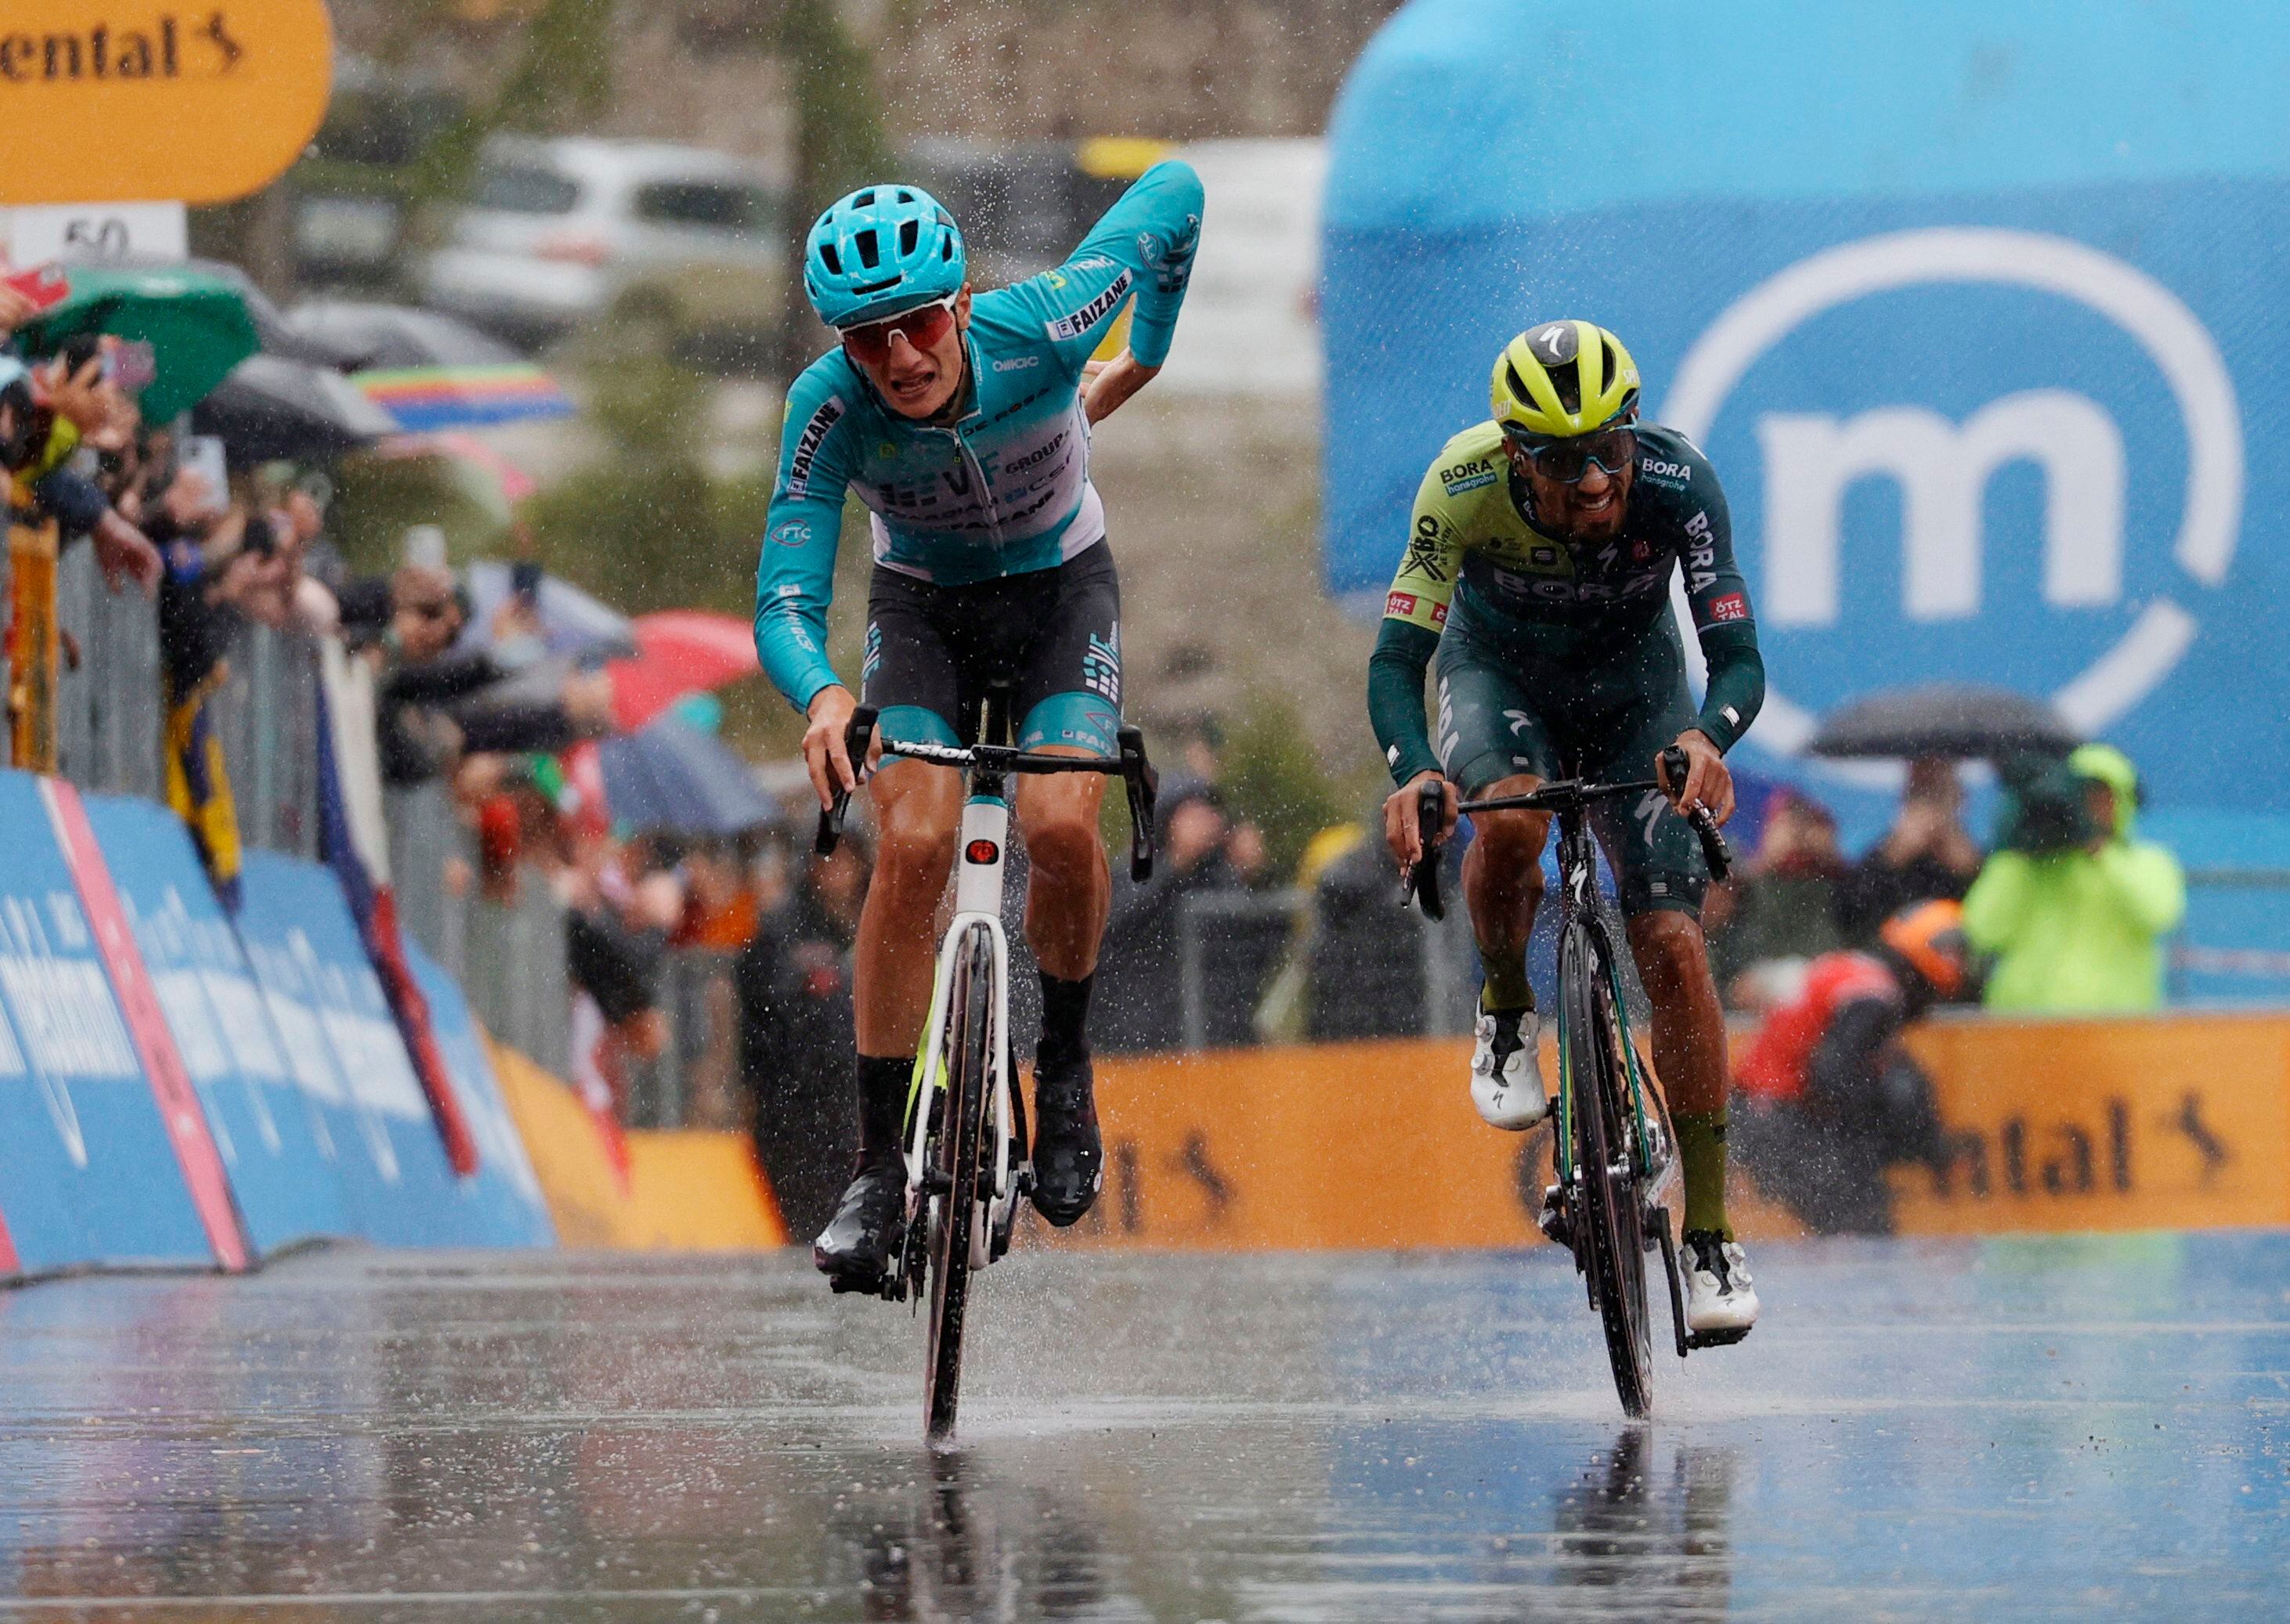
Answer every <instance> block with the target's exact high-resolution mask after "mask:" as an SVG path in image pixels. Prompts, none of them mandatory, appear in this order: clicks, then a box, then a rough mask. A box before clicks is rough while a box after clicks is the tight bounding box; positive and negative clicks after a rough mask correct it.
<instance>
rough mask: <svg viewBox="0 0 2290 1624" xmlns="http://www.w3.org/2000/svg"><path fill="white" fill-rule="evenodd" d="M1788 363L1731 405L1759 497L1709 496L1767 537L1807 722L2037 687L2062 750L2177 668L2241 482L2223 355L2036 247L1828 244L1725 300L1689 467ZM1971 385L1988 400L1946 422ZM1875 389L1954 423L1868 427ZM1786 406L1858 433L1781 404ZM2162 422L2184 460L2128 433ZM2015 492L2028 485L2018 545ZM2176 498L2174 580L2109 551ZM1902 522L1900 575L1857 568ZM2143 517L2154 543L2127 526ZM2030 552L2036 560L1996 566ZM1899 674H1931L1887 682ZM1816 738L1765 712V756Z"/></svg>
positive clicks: (1907, 416) (2172, 307) (1692, 370)
mask: <svg viewBox="0 0 2290 1624" xmlns="http://www.w3.org/2000/svg"><path fill="white" fill-rule="evenodd" d="M2031 294H2032V295H2034V297H2030V295H2031ZM1847 307H1852V308H1851V310H1850V313H1849V314H1846V308H1847ZM1832 312H1837V313H1838V314H1836V315H1833V316H1832V315H1831V314H1830V313H1832ZM2094 314H2095V315H2096V316H2098V317H2100V318H2101V322H2100V323H2098V324H2094V322H2093V321H2092V319H2091V317H2092V316H2094ZM1823 317H1826V318H1827V319H1816V318H1823ZM2126 340H2127V342H2126ZM1784 346H1786V347H1787V350H1788V360H1789V363H1790V364H1789V365H1788V366H1786V367H1785V368H1784V367H1781V366H1775V367H1770V368H1766V369H1764V370H1763V371H1761V372H1759V373H1758V376H1757V378H1756V379H1755V380H1754V382H1753V386H1752V388H1750V389H1748V390H1743V391H1742V392H1743V393H1745V394H1748V395H1750V396H1752V397H1753V398H1754V399H1755V400H1756V401H1757V403H1758V409H1757V411H1756V414H1755V416H1754V419H1753V422H1754V433H1755V436H1756V443H1757V446H1758V452H1760V453H1761V455H1762V462H1763V480H1762V484H1756V483H1754V482H1752V481H1750V480H1749V479H1747V478H1746V477H1745V476H1744V474H1742V473H1736V474H1734V475H1732V476H1730V477H1729V481H1728V483H1729V484H1731V485H1732V486H1733V488H1734V491H1733V493H1734V498H1735V504H1734V511H1735V515H1736V520H1737V523H1739V522H1740V521H1741V520H1742V518H1743V517H1745V516H1747V515H1748V514H1749V513H1750V512H1751V511H1756V510H1758V509H1759V508H1761V510H1762V511H1761V518H1762V526H1761V529H1762V534H1761V536H1753V534H1752V532H1751V531H1750V527H1749V526H1747V525H1743V527H1742V530H1740V531H1738V532H1737V541H1739V542H1742V543H1743V544H1744V546H1743V548H1742V550H1743V551H1744V553H1745V555H1746V557H1745V562H1753V563H1754V564H1755V566H1756V567H1755V569H1754V571H1753V576H1754V578H1753V581H1752V585H1753V587H1754V588H1755V590H1756V594H1757V602H1758V613H1759V616H1760V620H1761V621H1762V623H1763V624H1764V625H1765V626H1766V627H1767V628H1769V629H1771V630H1773V631H1774V632H1775V633H1777V634H1779V636H1780V638H1781V639H1782V641H1784V643H1787V642H1788V640H1790V638H1791V636H1792V635H1793V634H1795V635H1797V636H1801V637H1802V639H1803V640H1802V641H1799V642H1797V643H1796V644H1794V646H1790V647H1789V649H1788V652H1787V653H1786V655H1785V663H1784V665H1783V667H1782V668H1785V669H1789V670H1792V671H1797V672H1801V673H1810V674H1811V675H1810V676H1800V677H1798V681H1799V682H1800V683H1802V684H1808V685H1810V686H1812V687H1813V688H1814V689H1815V690H1816V691H1818V690H1819V689H1821V688H1822V687H1823V686H1826V687H1829V688H1830V689H1833V690H1835V692H1829V693H1819V692H1816V698H1817V699H1818V700H1834V699H1836V698H1838V697H1841V696H1842V695H1843V694H1844V693H1846V692H1856V691H1860V690H1862V689H1865V688H1867V687H1869V686H1872V685H1877V684H1878V683H1879V682H1881V681H1883V680H1885V679H1886V676H1892V677H1893V678H1894V679H1895V680H1912V679H1915V678H1919V677H1930V676H1939V675H1941V674H1942V673H1943V672H1946V673H1947V674H1949V675H1951V676H1959V677H1962V676H1971V677H1974V678H1978V677H1980V676H1984V675H1988V674H1989V673H1990V672H1992V673H1993V677H1994V678H2000V679H2002V680H2004V681H2006V682H2007V683H2008V684H2010V685H2013V686H2016V687H2027V686H2030V685H2048V686H2051V687H2052V689H2053V692H2052V697H2053V699H2054V701H2055V702H2056V703H2057V704H2058V705H2059V707H2060V708H2061V710H2062V712H2063V713H2064V715H2065V716H2066V717H2067V719H2068V721H2069V722H2070V724H2073V725H2075V726H2077V727H2078V728H2080V729H2083V730H2086V731H2088V732H2097V731H2099V730H2102V729H2103V728H2105V727H2106V726H2107V725H2108V724H2110V723H2111V722H2113V721H2115V720H2116V719H2117V718H2118V717H2120V716H2123V715H2125V714H2126V712H2128V711H2129V710H2130V709H2131V708H2133V707H2134V706H2135V705H2137V704H2138V703H2139V702H2140V700H2142V699H2144V698H2145V697H2146V696H2147V695H2148V694H2149V693H2150V692H2152V691H2153V690H2154V689H2155V687H2156V685H2157V684H2159V683H2160V682H2161V681H2162V680H2163V679H2164V678H2165V677H2166V676H2168V675H2169V673H2170V672H2171V670H2172V668H2174V666H2176V665H2177V664H2178V662H2179V660H2181V658H2182V656H2183V655H2184V654H2185V653H2186V652H2187V650H2188V647H2189V645H2190V644H2191V643H2192V642H2193V640H2194V636H2195V632H2196V620H2195V616H2194V615H2193V613H2192V612H2190V611H2189V610H2188V609H2187V608H2186V607H2185V606H2184V605H2183V604H2182V602H2181V601H2180V600H2181V599H2182V598H2183V597H2186V596H2190V592H2197V591H2201V590H2204V589H2207V588H2217V587H2219V586H2221V585H2222V584H2223V582H2224V581H2225V580H2226V575H2227V571H2228V567H2229V565H2230V563H2231V561H2232V558H2233V555H2234V549H2235V544H2236V540H2237V538H2238V532H2239V530H2240V526H2241V521H2242V507H2243V490H2244V454H2243V429H2242V418H2241V412H2240V408H2239V406H2238V402H2237V399H2236V395H2235V389H2234V385H2233V382H2232V380H2231V379H2230V377H2229V375H2228V372H2227V370H2226V364H2225V362H2224V360H2223V358H2222V356H2221V355H2220V353H2219V348H2218V346H2217V344H2216V343H2215V342H2214V340H2213V339H2212V337H2211V335H2210V333H2209V332H2207V331H2206V329H2205V328H2204V326H2203V325H2202V324H2201V322H2199V321H2198V319H2197V318H2196V316H2194V314H2193V312H2191V311H2190V310H2189V309H2188V308H2187V307H2186V305H2185V304H2184V303H2182V301H2181V300H2179V298H2178V297H2177V296H2176V295H2174V293H2173V292H2171V291H2170V290H2169V289H2167V288H2166V287H2165V286H2164V285H2163V284H2161V283H2159V282H2158V281H2157V280H2155V279H2154V277H2152V276H2149V275H2148V274H2147V273H2146V272H2144V271H2142V270H2140V269H2138V268H2134V267H2133V266H2131V265H2128V264H2126V263H2125V262H2124V261H2122V260H2118V259H2116V258H2114V257H2112V256H2110V255H2109V254H2106V253H2102V252H2100V251H2098V250H2097V249H2094V248H2092V247H2090V246H2088V245H2086V244H2082V243H2078V242H2074V241H2071V240H2070V239H2068V238H2065V237H2061V236H2048V235H2044V234H2039V233H2035V232H2027V231H2011V230H1998V229H1988V228H1953V227H1951V228H1930V229H1922V230H1913V231H1902V232H1896V233H1893V234H1890V235H1887V236H1876V237H1870V238H1867V239H1865V240H1862V241H1860V242H1854V243H1847V244H1842V245H1840V246H1838V247H1834V248H1830V249H1827V250H1825V251H1823V252H1820V253H1816V254H1814V255H1813V256H1811V257H1810V258H1808V259H1806V260H1800V261H1798V263H1797V264H1795V265H1792V266H1790V267H1789V268H1787V269H1785V270H1783V271H1782V272H1781V273H1780V274H1778V275H1777V276H1773V277H1772V278H1770V279H1769V280H1767V281H1766V282H1765V283H1763V284H1760V285H1758V286H1757V287H1754V288H1752V289H1751V290H1750V292H1747V293H1746V294H1744V295H1743V296H1742V298H1740V299H1739V300H1735V302H1734V304H1733V305H1732V307H1731V308H1728V309H1727V310H1726V311H1725V313H1724V314H1723V315H1721V316H1719V317H1718V320H1717V321H1716V322H1715V323H1713V324H1711V325H1710V326H1709V329H1708V330H1707V331H1705V332H1703V333H1702V334H1701V337H1700V338H1699V339H1698V340H1696V341H1695V342H1694V344H1693V348H1691V349H1690V350H1689V351H1688V352H1687V354H1686V356H1685V360H1684V362H1683V363H1682V364H1680V365H1679V367H1678V371H1677V380H1676V382H1675V384H1674V386H1673V388H1671V391H1670V395H1669V399H1668V400H1667V401H1665V402H1664V403H1663V406H1662V410H1661V413H1660V417H1661V421H1663V422H1665V423H1667V424H1669V426H1671V427H1673V428H1677V429H1678V430H1680V431H1682V432H1683V433H1685V435H1687V436H1691V437H1692V438H1693V439H1696V440H1704V441H1706V440H1708V439H1709V438H1710V437H1711V436H1714V435H1718V434H1720V433H1726V434H1728V435H1729V437H1730V439H1731V442H1732V444H1731V446H1730V447H1729V448H1726V449H1721V452H1720V455H1721V457H1724V456H1728V455H1730V456H1731V457H1732V458H1733V459H1734V460H1732V461H1730V462H1728V463H1726V466H1727V467H1729V468H1742V466H1743V463H1742V452H1741V444H1740V428H1741V423H1740V419H1739V418H1738V417H1735V418H1734V419H1733V420H1732V421H1731V426H1730V429H1729V424H1728V420H1727V417H1726V405H1727V402H1728V400H1729V398H1731V397H1733V396H1734V395H1735V393H1736V391H1737V389H1739V388H1741V386H1742V385H1743V383H1744V380H1746V379H1749V378H1750V374H1751V372H1752V369H1753V368H1756V367H1757V365H1758V362H1759V361H1760V359H1761V358H1762V357H1765V356H1767V355H1768V354H1770V353H1773V352H1775V351H1777V350H1781V349H1782V348H1783V347H1784ZM1808 357H1810V359H1808ZM1973 369H1977V371H1976V373H1975V377H1992V378H1994V379H1996V380H1998V381H1999V382H2002V383H2004V384H2005V385H2006V388H2004V389H2003V390H2002V391H2001V392H1995V393H1990V395H1989V396H1987V397H1986V398H1984V399H1982V397H1981V396H1979V395H1978V394H1977V393H1974V394H1972V395H1970V396H1965V394H1964V391H1965V389H1966V385H1967V381H1968V380H1967V377H1966V374H1967V372H1971V371H1972V370H1973ZM1894 380H1897V381H1898V383H1899V385H1900V386H1901V387H1902V388H1906V389H1908V390H1910V391H1917V392H1923V393H1925V394H1926V399H1927V400H1928V401H1929V400H1933V399H1935V398H1938V397H1940V396H1943V395H1946V394H1948V393H1950V392H1951V391H1953V392H1954V395H1955V396H1956V398H1955V399H1952V400H1951V401H1950V405H1951V407H1952V408H1953V409H1952V410H1951V411H1950V412H1941V411H1936V410H1934V407H1933V405H1932V404H1925V403H1924V402H1915V403H1910V402H1885V401H1883V400H1882V398H1881V396H1879V398H1878V401H1876V402H1873V403H1871V402H1869V401H1868V398H1867V397H1868V396H1869V394H1870V391H1871V389H1872V388H1882V387H1884V385H1885V384H1886V383H1888V382H1893V381H1894ZM1777 384H1778V387H1780V388H1787V389H1790V390H1791V391H1793V392H1801V393H1803V392H1809V393H1812V394H1814V396H1815V397H1816V399H1818V397H1819V396H1828V397H1829V398H1830V400H1831V401H1837V400H1839V399H1844V400H1851V401H1853V402H1854V404H1855V405H1856V406H1857V407H1858V409H1856V410H1849V411H1838V410H1834V409H1831V410H1827V411H1821V410H1810V409H1807V408H1808V407H1809V406H1811V405H1812V404H1814V402H1809V401H1806V400H1803V399H1802V398H1798V399H1789V400H1785V401H1775V400H1774V389H1775V388H1776V386H1777ZM2030 385H2032V386H2033V387H2029V386H2030ZM2070 385H2078V386H2080V387H2070ZM1975 387H1976V386H1975ZM1990 387H1991V388H1993V386H1992V385H1991V386H1990ZM2087 390H2089V391H2095V392H2099V393H2102V394H2105V395H2107V396H2109V397H2110V399H2112V400H2113V401H2114V402H2116V403H2117V404H2116V406H2115V407H2114V408H2113V409H2110V405H2108V404H2102V401H2101V400H2100V399H2098V398H2094V393H2090V392H2086V391H2087ZM2166 400H2167V401H2169V402H2170V403H2171V404H2172V405H2173V406H2174V407H2175V409H2176V417H2177V420H2178V422H2177V424H2176V426H2175V427H2176V429H2177V430H2178V432H2177V433H2176V434H2174V432H2173V427H2172V426H2171V423H2170V419H2171V413H2169V412H2154V411H2150V410H2132V409H2128V408H2131V407H2133V406H2134V405H2135V406H2139V407H2144V406H2146V405H2148V404H2150V403H2151V404H2153V405H2154V406H2160V405H2162V404H2163V402H2164V401H2166ZM1769 403H1770V404H1769ZM1784 408H1785V409H1784ZM2126 435H2128V436H2131V437H2132V441H2133V444H2132V447H2131V451H2130V452H2129V453H2127V452H2126ZM2181 436H2182V437H2181ZM2022 468H2026V469H2031V470H2032V471H2033V472H2034V473H2035V474H2036V475H2037V476H2038V479H2039V484H2038V487H2037V488H2038V489H2039V491H2040V497H2039V508H2038V516H2036V517H2035V522H2034V523H2033V524H2030V514H2029V509H2028V501H2027V499H2028V496H2029V495H2030V493H2031V492H2030V485H2029V484H2028V482H2027V480H2026V478H2025V475H2024V474H2023V473H2022V472H2020V471H2019V470H2021V469H2022ZM2181 469H2183V473H2181ZM2172 480H2175V481H2176V482H2177V483H2179V484H2181V485H2182V489H2181V490H2180V492H2178V503H2177V506H2178V512H2177V516H2176V526H2175V534H2172V540H2171V545H2170V551H2169V556H2168V560H2167V562H2166V561H2164V560H2160V559H2157V558H2154V557H2152V556H2141V555H2139V554H2135V553H2134V554H2131V555H2129V556H2126V535H2128V534H2142V535H2143V534H2147V533H2150V532H2155V531H2159V532H2161V533H2165V534H2170V533H2171V532H2170V530H2169V529H2168V528H2167V527H2168V525H2169V520H2168V518H2167V517H2166V515H2167V513H2168V510H2169V504H2170V501H2171V498H2172V494H2173V492H2172V491H2171V489H2170V488H2169V486H2168V485H2166V484H2165V482H2166V481H2172ZM1745 487H1746V488H1745ZM1871 487H1873V489H1872V488H1871ZM2158 487H2162V488H2160V489H2158ZM1872 497H1873V498H1874V499H1875V500H1874V501H1873V502H1872V501H1871V500H1870V499H1871V498H1872ZM1892 500H1897V504H1898V509H1897V510H1898V515H1899V517H1898V521H1897V524H1898V531H1897V533H1898V537H1899V542H1898V546H1899V554H1898V557H1897V560H1896V561H1895V560H1894V559H1891V558H1887V557H1885V556H1882V554H1881V553H1880V552H1878V551H1877V550H1875V549H1873V548H1871V546H1870V532H1872V530H1874V531H1876V532H1877V533H1878V534H1879V535H1881V534H1882V529H1881V527H1882V526H1883V524H1885V522H1886V519H1887V518H1888V517H1889V505H1890V503H1891V501H1892ZM2142 514H2152V515H2153V516H2154V518H2155V519H2156V520H2160V521H2162V523H2161V524H2154V523H2153V522H2151V521H2150V524H2148V525H2145V526H2142V525H2141V524H2138V523H2137V517H2138V516H2140V515H2142ZM1991 530H1992V531H1993V532H1994V537H1995V540H1996V543H1997V544H1996V545H1993V546H1991V535H1990V532H1991ZM2030 532H2032V537H2031V539H2032V540H2033V541H2034V543H2035V545H2034V546H2033V548H2027V549H2023V548H2018V547H2015V546H2014V545H2012V542H2013V540H2014V538H2015V536H2030ZM1753 539H1754V540H1758V541H1759V542H1760V543H1761V545H1760V546H1758V548H1750V547H1749V546H1747V545H1746V543H1748V542H1749V541H1750V540H1753ZM2031 553H2032V555H2034V556H2030V554H2031ZM1991 554H1992V555H1993V556H1991ZM1895 594H1897V599H1896V601H1895V597H1894V595H1895ZM2030 598H2035V599H2038V600H2039V601H2038V603H2034V604H2031V603H2030ZM1902 622H1906V623H1908V624H1907V625H1903V624H1902ZM1966 623H1970V624H1966ZM1911 628H1913V629H1911ZM1828 634H1834V635H1828ZM1856 649H1857V650H1859V651H1860V653H1859V654H1857V655H1856V653H1855V652H1854V651H1855V650H1856ZM1871 651H1874V652H1877V653H1878V654H1879V656H1880V657H1891V656H1892V655H1894V654H1895V653H1897V655H1898V662H1896V669H1895V670H1894V672H1891V673H1884V674H1879V675H1878V676H1875V677H1873V678H1872V676H1871V675H1870V672H1869V670H1868V668H1867V667H1866V666H1865V665H1862V666H1859V667H1857V668H1856V667H1855V666H1854V663H1853V662H1854V660H1856V659H1859V658H1863V657H1865V655H1866V654H1867V653H1868V652H1871ZM1918 660H1921V661H1923V662H1925V665H1924V668H1920V669H1919V668H1915V667H1914V666H1913V664H1908V665H1900V664H1899V662H1914V661H1918ZM1983 666H1985V667H1986V670H1983V669H1982V667H1983ZM2031 678H2032V679H2033V680H2032V681H2031V680H2030V679H2031ZM1991 679H1993V678H1991ZM1812 727H1813V715H1812V709H1811V708H1806V707H1802V706H1799V705H1796V704H1792V703H1790V701H1789V700H1787V699H1785V698H1782V696H1780V695H1778V694H1770V693H1769V694H1768V696H1767V698H1766V710H1765V716H1764V719H1763V720H1762V721H1761V722H1760V724H1759V726H1758V734H1757V736H1758V739H1759V740H1761V741H1762V742H1764V743H1766V744H1767V745H1769V746H1772V747H1774V748H1782V749H1784V750H1794V749H1796V748H1798V747H1800V746H1801V745H1802V744H1803V743H1804V741H1805V740H1806V738H1807V737H1808V736H1809V735H1810V732H1811V731H1812Z"/></svg>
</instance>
